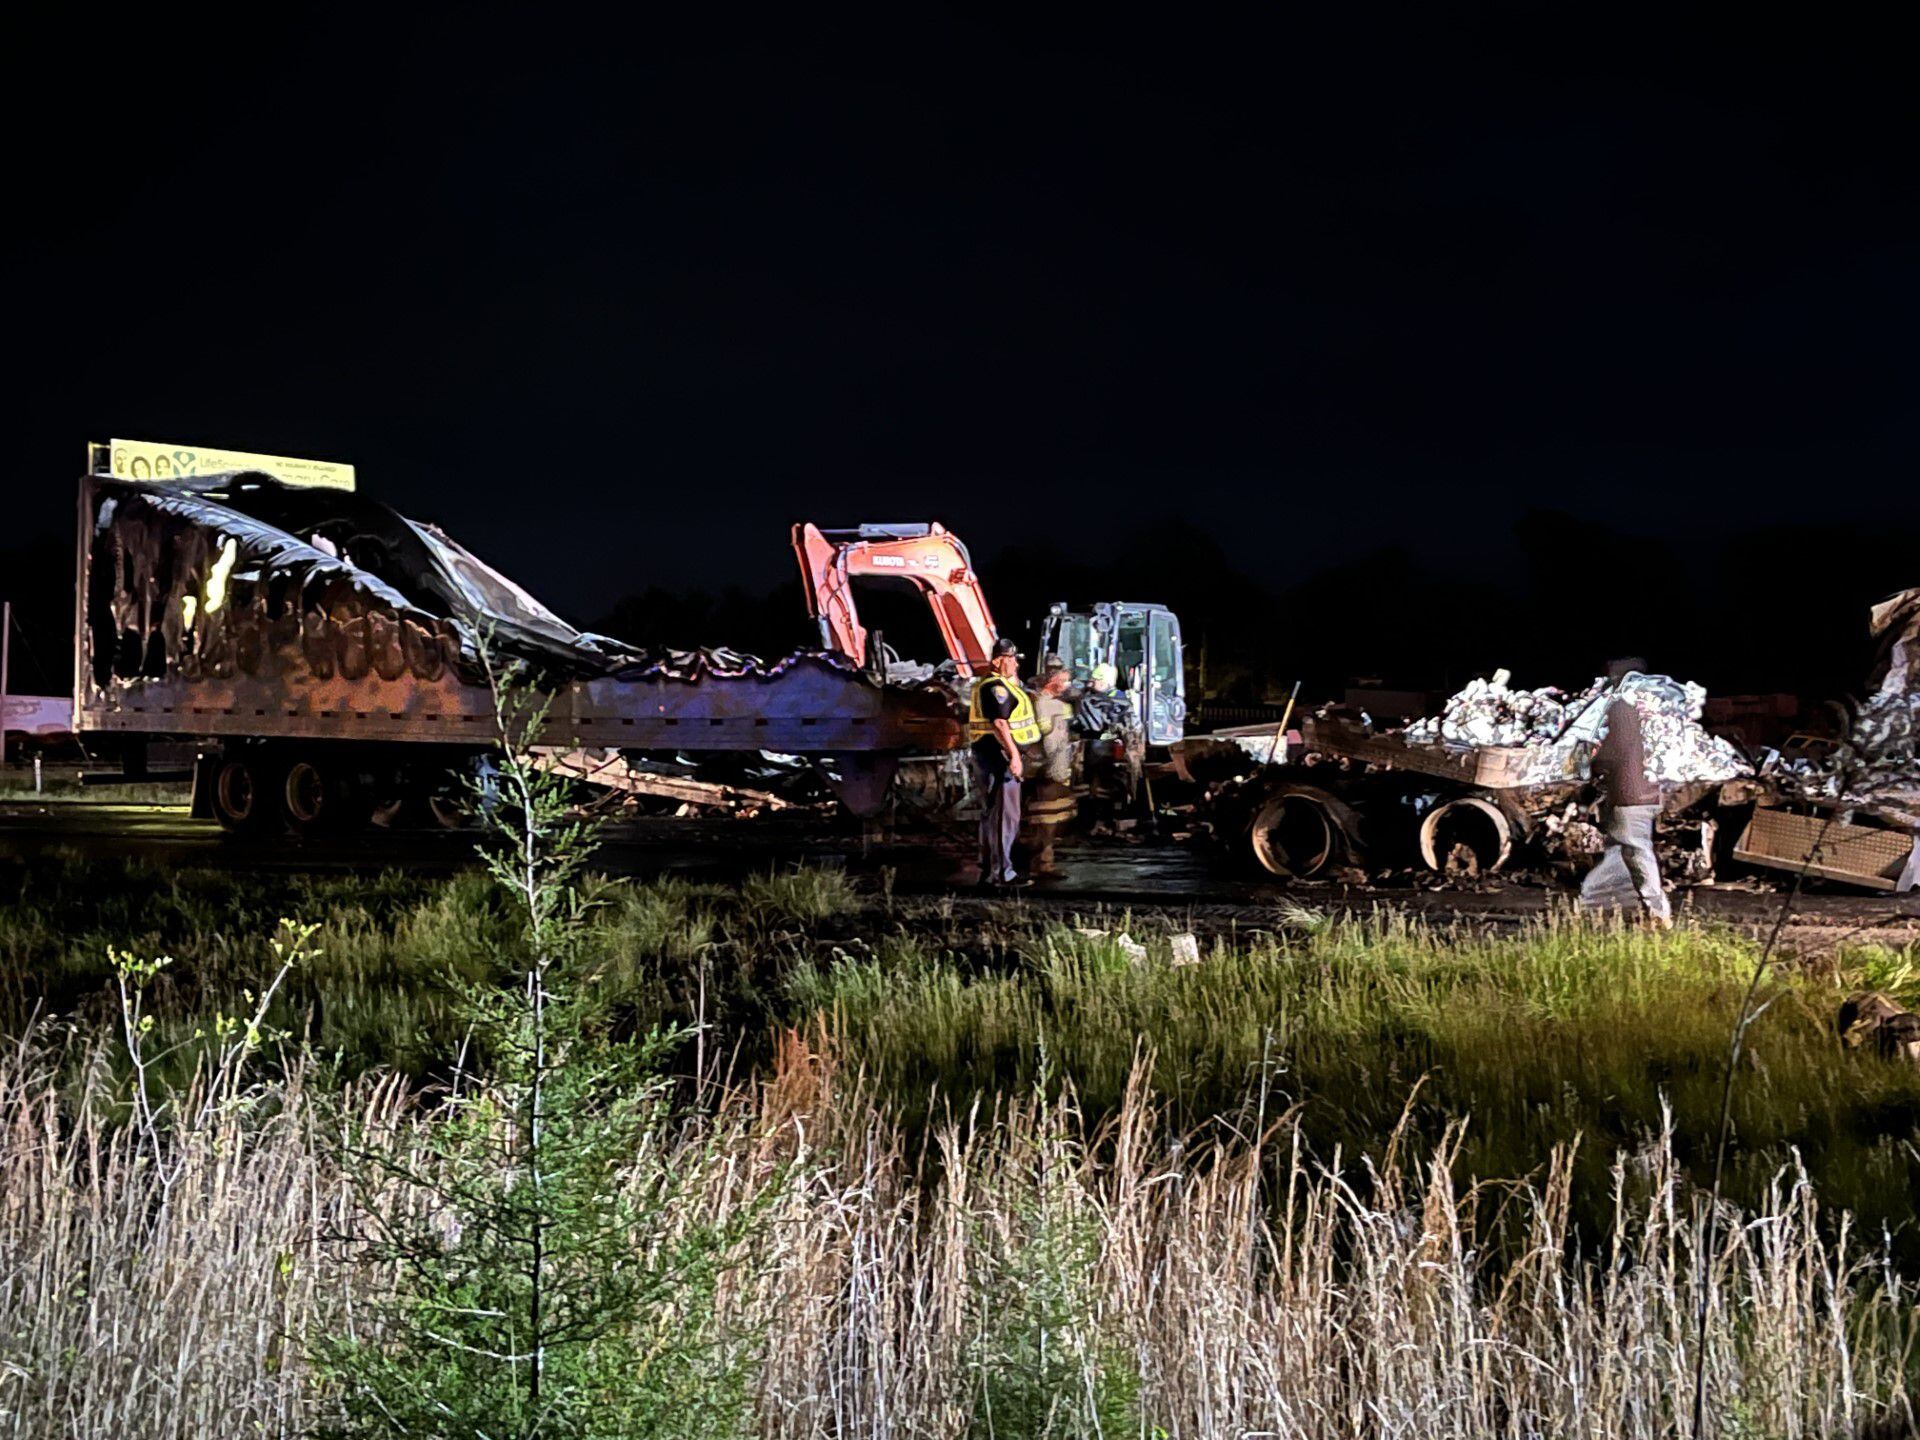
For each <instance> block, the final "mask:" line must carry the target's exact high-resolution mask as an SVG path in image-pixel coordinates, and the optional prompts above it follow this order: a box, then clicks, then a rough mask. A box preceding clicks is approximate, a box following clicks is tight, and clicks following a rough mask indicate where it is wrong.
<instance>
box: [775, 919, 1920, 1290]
mask: <svg viewBox="0 0 1920 1440" xmlns="http://www.w3.org/2000/svg"><path fill="white" fill-rule="evenodd" d="M1753 958H1754V949H1753V946H1752V944H1751V942H1749V941H1746V940H1744V939H1741V938H1738V937H1735V936H1732V935H1729V934H1722V933H1716V932H1713V931H1696V930H1683V931H1680V932H1677V933H1676V934H1674V935H1672V936H1659V935H1653V934H1649V933H1647V932H1644V931H1641V930H1637V929H1624V928H1619V927H1608V926H1595V925H1590V924H1584V923H1578V922H1575V921H1572V920H1559V921H1553V922H1549V923H1547V924H1545V925H1542V926H1539V927H1536V928H1534V929H1531V930H1529V931H1527V932H1525V933H1523V934H1521V935H1518V936H1507V937H1490V936H1488V935H1485V934H1478V933H1474V932H1470V931H1465V930H1462V931H1458V932H1450V931H1440V930H1435V929H1431V928H1428V927H1426V926H1423V925H1419V924H1413V923H1408V922H1406V921H1404V920H1395V919H1385V920H1379V921H1375V922H1365V923H1357V922H1356V923H1339V924H1334V925H1331V926H1328V927H1323V928H1316V929H1313V930H1310V931H1309V932H1308V933H1301V934H1297V935H1279V936H1261V937H1255V938H1251V939H1248V940H1245V941H1242V942H1240V943H1237V944H1232V945H1228V944H1221V945H1217V946H1216V947H1215V949H1214V950H1213V953H1212V954H1211V955H1209V956H1207V957H1206V958H1205V959H1204V960H1203V962H1202V963H1201V964H1199V965H1188V966H1178V965H1175V964H1173V963H1172V962H1171V960H1170V958H1169V956H1168V954H1167V951H1166V947H1165V945H1164V943H1158V944H1154V945H1152V946H1150V949H1149V955H1148V958H1147V959H1146V960H1144V961H1135V960H1132V959H1130V958H1129V957H1128V956H1127V955H1126V954H1125V953H1124V952H1123V951H1122V949H1121V948H1120V947H1119V946H1118V944H1117V943H1116V942H1115V941H1114V940H1113V939H1111V938H1106V937H1101V936H1089V935H1085V934H1082V933H1078V932H1077V931H1075V930H1073V929H1068V928H1060V927H1056V928H1053V929H1049V930H1046V931H1044V932H1042V933H1039V934H1037V935H1035V936H1033V937H1032V938H1031V939H1030V940H1029V941H1028V942H1026V943H1025V944H1023V945H1021V946H1020V947H1018V954H1017V958H1016V960H1015V962H1014V963H1013V964H1012V965H1011V966H1009V967H1006V968H1004V969H996V970H988V971H985V972H982V971H981V970H979V969H978V968H977V967H975V966H974V965H972V964H971V963H970V962H968V961H967V960H966V959H965V958H964V957H956V956H954V955H952V954H945V953H939V952H936V951H933V950H930V949H929V948H928V947H927V946H925V945H923V944H918V943H915V942H913V941H912V940H909V939H897V940H895V941H892V942H889V943H884V944H882V945H880V946H878V947H876V948H874V949H872V950H871V951H869V952H865V953H861V954H842V955H840V956H837V957H835V958H833V959H831V960H829V961H826V962H825V963H817V964H813V965H810V966H803V967H801V968H800V969H798V970H797V971H796V972H795V973H794V975H793V976H792V978H791V980H790V982H789V993H790V995H791V996H792V998H793V1001H794V1004H795V1005H796V1007H797V1008H799V1009H801V1010H803V1011H806V1012H810V1013H812V1014H814V1015H816V1016H817V1017H819V1023H820V1024H821V1025H822V1026H823V1027H824V1029H825V1032H826V1034H827V1036H828V1037H829V1043H830V1048H831V1049H832V1050H833V1051H834V1052H836V1053H837V1054H839V1055H840V1056H842V1057H843V1059H844V1062H845V1063H846V1064H847V1065H849V1066H851V1067H857V1068H858V1069H859V1070H860V1071H862V1072H863V1073H864V1074H865V1075H866V1076H867V1077H868V1079H869V1083H870V1084H872V1085H873V1086H874V1088H875V1090H876V1091H877V1093H879V1094H880V1095H882V1096H884V1097H888V1099H889V1101H890V1103H891V1104H892V1105H893V1106H894V1107H895V1109H896V1112H897V1113H899V1114H901V1115H902V1116H903V1117H904V1118H906V1119H907V1120H908V1122H909V1123H910V1124H913V1125H918V1124H922V1123H924V1122H925V1121H926V1120H927V1119H928V1118H929V1117H930V1116H931V1115H933V1114H936V1113H938V1112H940V1111H943V1110H945V1109H946V1108H947V1107H952V1108H953V1109H954V1110H956V1111H964V1110H965V1109H966V1108H968V1107H969V1106H971V1105H972V1104H973V1103H974V1102H975V1101H976V1100H985V1101H986V1102H987V1103H989V1104H990V1103H992V1100H993V1099H994V1097H997V1096H1001V1095H1005V1094H1009V1093H1019V1092H1021V1091H1023V1090H1025V1089H1026V1088H1028V1087H1030V1086H1032V1085H1034V1084H1036V1083H1038V1082H1040V1081H1041V1080H1042V1079H1043V1077H1050V1078H1051V1080H1052V1083H1054V1084H1056V1085H1061V1086H1071V1088H1072V1089H1073V1091H1074V1093H1075V1095H1076V1097H1077V1099H1078V1101H1079V1103H1080V1105H1081V1106H1082V1107H1083V1108H1084V1109H1085V1110H1086V1111H1088V1112H1089V1113H1090V1114H1092V1115H1095V1116H1098V1115H1100V1114H1105V1113H1111V1112H1112V1111H1113V1110H1115V1109H1116V1108H1117V1107H1118V1105H1119V1104H1120V1101H1121V1097H1122V1093H1123V1091H1124V1088H1125V1086H1126V1083H1127V1077H1128V1073H1129V1070H1130V1067H1131V1066H1132V1065H1133V1063H1134V1059H1135V1057H1136V1055H1139V1054H1143V1053H1144V1054H1147V1055H1149V1056H1150V1057H1151V1059H1152V1085H1153V1088H1154V1089H1155V1091H1156V1092H1157V1093H1158V1094H1159V1095H1160V1097H1162V1099H1163V1100H1164V1101H1165V1102H1166V1103H1167V1104H1168V1105H1169V1106H1170V1107H1171V1110H1172V1113H1173V1114H1174V1115H1175V1116H1176V1117H1178V1119H1179V1120H1181V1121H1182V1122H1183V1123H1185V1124H1188V1125H1191V1126H1224V1127H1231V1128H1233V1129H1235V1130H1237V1131H1239V1132H1240V1133H1242V1134H1245V1133H1248V1132H1250V1131H1251V1130H1252V1129H1253V1128H1254V1127H1255V1126H1256V1125H1257V1124H1258V1123H1259V1118H1260V1116H1261V1115H1262V1114H1264V1115H1265V1116H1266V1117H1268V1118H1269V1119H1271V1118H1272V1117H1274V1116H1277V1115H1279V1114H1281V1113H1282V1112H1284V1111H1287V1110H1288V1109H1289V1107H1295V1109H1294V1114H1295V1117H1296V1118H1297V1121H1298V1125H1299V1132H1298V1133H1299V1134H1300V1136H1301V1137H1302V1138H1303V1140H1304V1142H1305V1143H1306V1144H1307V1145H1308V1146H1309V1147H1310V1148H1311V1149H1312V1150H1313V1151H1314V1152H1315V1153H1317V1154H1318V1155H1319V1156H1320V1157H1321V1158H1322V1159H1325V1160H1329V1161H1330V1160H1331V1159H1332V1158H1333V1157H1334V1156H1335V1155H1336V1154H1341V1155H1344V1156H1346V1157H1348V1158H1349V1159H1352V1158H1354V1157H1359V1156H1364V1155H1377V1154H1378V1153H1379V1150H1380V1147H1381V1145H1382V1144H1383V1142H1384V1138H1385V1137H1386V1136H1387V1135H1389V1134H1390V1133H1392V1131H1393V1130H1394V1127H1395V1126H1396V1124H1397V1123H1398V1122H1399V1121H1400V1119H1401V1117H1402V1116H1403V1115H1405V1116H1406V1117H1407V1118H1408V1120H1409V1122H1410V1125H1411V1131H1410V1133H1411V1134H1412V1135H1413V1136H1414V1137H1416V1138H1418V1139H1419V1140H1421V1141H1424V1142H1426V1143H1435V1142H1437V1141H1438V1140H1439V1138H1440V1136H1441V1134H1442V1133H1443V1131H1444V1129H1445V1127H1446V1125H1447V1123H1448V1122H1449V1121H1450V1120H1454V1119H1457V1118H1465V1119H1466V1121H1467V1129H1466V1134H1465V1139H1464V1142H1463V1145H1462V1149H1461V1152H1460V1167H1459V1168H1460V1169H1461V1170H1462V1171H1464V1172H1466V1173H1470V1174H1473V1175H1476V1176H1479V1177H1481V1178H1486V1179H1501V1180H1509V1179H1517V1178H1519V1177H1522V1176H1525V1175H1529V1174H1531V1173H1532V1172H1533V1171H1535V1169H1536V1168H1537V1167H1538V1166H1539V1164H1540V1163H1541V1159H1542V1157H1543V1156H1545V1155H1546V1154H1548V1153H1549V1152H1550V1151H1551V1149H1552V1148H1553V1147H1554V1146H1555V1145H1561V1144H1567V1143H1570V1142H1573V1141H1576V1140H1578V1141H1579V1142H1580V1151H1579V1154H1578V1157H1577V1160H1576V1170H1575V1186H1576V1189H1577V1190H1578V1191H1579V1192H1580V1195H1581V1196H1582V1198H1583V1202H1584V1204H1583V1209H1584V1211H1585V1215H1586V1218H1588V1219H1590V1220H1597V1219H1598V1218H1599V1216H1600V1213H1601V1211H1602V1210H1604V1208H1605V1206H1606V1205H1607V1204H1608V1203H1609V1201H1608V1194H1607V1187H1608V1173H1607V1172H1608V1169H1609V1167H1610V1166H1611V1164H1612V1162H1613V1160H1614V1158H1615V1156H1616V1155H1617V1154H1619V1153H1620V1152H1622V1151H1628V1152H1631V1151H1634V1150H1637V1149H1640V1148H1642V1147H1645V1146H1646V1145H1647V1144H1648V1143H1649V1141H1650V1140H1651V1139H1652V1138H1653V1137H1655V1136H1656V1135H1658V1134H1659V1133H1660V1132H1661V1130H1662V1129H1663V1127H1665V1126H1667V1125H1668V1124H1671V1126H1672V1129H1673V1133H1674V1146H1675V1150H1676V1152H1677V1153H1678V1154H1679V1156H1680V1158H1681V1159H1682V1161H1683V1162H1685V1163H1687V1164H1688V1165H1689V1167H1690V1168H1691V1169H1693V1170H1694V1171H1695V1173H1696V1174H1700V1173H1705V1172H1706V1171H1708V1170H1709V1169H1710V1167H1711V1151H1712V1146H1713V1140H1714V1136H1715V1134H1716V1130H1717V1123H1718V1115H1719V1105H1720V1095H1721V1086H1722V1076H1723V1073H1724V1072H1723V1064H1724V1056H1725V1054H1726V1048H1727V1037H1728V1034H1729V1031H1730V1028H1731V1026H1732V1023H1733V1019H1734V1016H1735V1014H1736V1011H1737V1006H1738V1003H1739V999H1740V995H1741V993H1742V991H1743V989H1744V986H1745V983H1746V980H1747V977H1748V976H1749V975H1750V973H1751V971H1752V965H1753ZM1865 960H1866V962H1867V963H1870V964H1871V965H1873V966H1874V967H1876V968H1877V970H1878V972H1879V975H1880V978H1881V979H1883V980H1884V979H1886V978H1888V977H1890V976H1891V977H1895V978H1900V977H1905V978H1906V983H1908V984H1910V983H1911V976H1912V973H1913V967H1912V965H1911V963H1910V962H1911V956H1907V957H1904V958H1903V957H1900V956H1895V955H1889V954H1887V953H1885V952H1878V953H1876V954H1874V955H1870V956H1868V957H1865ZM1842 978H1843V979H1845V978H1848V977H1842ZM1838 983H1839V982H1837V981H1836V980H1835V979H1834V978H1832V977H1829V978H1827V979H1824V980H1814V979H1810V978H1804V977H1801V976H1799V975H1796V974H1793V973H1791V972H1789V973H1786V974H1783V975H1782V976H1780V977H1779V978H1777V979H1776V980H1775V981H1773V982H1772V983H1771V984H1769V985H1768V986H1767V987H1766V988H1765V989H1764V990H1763V992H1762V997H1761V998H1762V999H1763V1000H1767V1001H1771V1004H1770V1005H1769V1008H1768V1009H1767V1012H1766V1014H1765V1015H1764V1016H1763V1017H1762V1018H1761V1019H1760V1021H1759V1022H1758V1023H1757V1024H1756V1025H1755V1026H1754V1027H1753V1030H1752V1031H1751V1033H1750V1036H1749V1042H1748V1058H1747V1060H1746V1061H1745V1062H1744V1063H1743V1066H1742V1072H1741V1075H1740V1077H1739V1084H1738V1085H1737V1087H1736V1090H1735V1104H1734V1112H1733V1113H1734V1127H1735V1141H1736V1144H1735V1149H1734V1153H1733V1164H1732V1170H1731V1176H1732V1185H1731V1191H1732V1193H1733V1194H1735V1195H1736V1196H1740V1197H1742V1198H1751V1197H1753V1196H1756V1195H1757V1194H1758V1192H1759V1190H1760V1189H1761V1188H1762V1187H1763V1186H1764V1184H1765V1182H1766V1180H1767V1179H1768V1178H1770V1177H1771V1176H1772V1175H1773V1173H1774V1172H1775V1171H1776V1170H1777V1169H1778V1168H1779V1167H1780V1166H1782V1165H1784V1164H1787V1163H1788V1162H1789V1161H1790V1160H1791V1159H1792V1158H1793V1156H1794V1155H1796V1154H1797V1155H1799V1156H1800V1157H1801V1158H1802V1159H1803V1160H1804V1162H1805V1163H1806V1165H1807V1167H1808V1169H1809V1171H1810V1173H1812V1174H1813V1175H1814V1178H1815V1180H1816V1182H1817V1184H1818V1185H1819V1187H1820V1191H1821V1194H1822V1196H1823V1197H1824V1199H1825V1200H1826V1202H1827V1203H1828V1204H1829V1205H1834V1206H1838V1207H1843V1208H1846V1209H1849V1210H1852V1211H1854V1212H1855V1213H1856V1214H1857V1215H1858V1216H1859V1217H1860V1218H1861V1219H1862V1220H1863V1221H1865V1222H1867V1224H1868V1225H1869V1226H1870V1227H1872V1229H1873V1230H1874V1231H1875V1232H1876V1233H1877V1230H1878V1228H1879V1226H1880V1225H1882V1224H1883V1223H1884V1224H1886V1225H1888V1226H1891V1227H1900V1226H1904V1225H1905V1223H1906V1221H1907V1218H1908V1212H1909V1211H1910V1209H1911V1196H1912V1195H1913V1194H1915V1193H1920V1150H1917V1149H1916V1145H1915V1141H1916V1138H1920V1068H1916V1067H1913V1066H1900V1065H1889V1064H1885V1063H1882V1062H1880V1061H1878V1060H1875V1059H1872V1058H1870V1057H1867V1056H1864V1055H1860V1054H1857V1053H1852V1052H1846V1051H1843V1050H1842V1049H1841V1048H1840V1047H1839V1045H1838V1044H1837V1043H1836V1041H1835V1039H1834V1036H1833V1032H1832V1028H1831V1017H1832V1013H1833V1010H1834V1008H1835V1006H1836V1005H1837V1003H1838V1000H1839V996H1840V993H1841V991H1840V990H1839V989H1838V988H1837V984H1838ZM1910 998H1911V997H1910ZM1902 1248H1903V1251H1906V1252H1909V1253H1910V1254H1911V1255H1912V1257H1913V1258H1920V1244H1916V1243H1915V1237H1912V1236H1908V1237H1906V1238H1905V1240H1904V1241H1903V1245H1902Z"/></svg>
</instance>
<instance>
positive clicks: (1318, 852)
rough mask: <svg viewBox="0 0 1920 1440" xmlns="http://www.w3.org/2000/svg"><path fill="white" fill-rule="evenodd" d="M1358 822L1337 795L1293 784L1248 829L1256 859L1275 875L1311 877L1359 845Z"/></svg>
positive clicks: (1273, 798)
mask: <svg viewBox="0 0 1920 1440" xmlns="http://www.w3.org/2000/svg"><path fill="white" fill-rule="evenodd" d="M1357 830H1358V820H1357V817H1356V816H1355V815H1354V813H1353V811H1352V810H1350V809H1349V808H1348V807H1347V806H1345V805H1344V804H1342V803H1341V802H1340V801H1339V800H1338V799H1336V798H1335V797H1334V796H1332V795H1329V794H1328V793H1327V792H1326V791H1324V790H1317V789H1315V788H1313V787H1312V786H1310V785H1289V786H1286V787H1285V788H1283V789H1281V790H1279V791H1277V792H1275V793H1274V794H1273V795H1271V796H1269V797H1268V799H1267V802H1266V803H1265V804H1264V805H1262V806H1261V807H1260V809H1259V810H1258V811H1256V812H1255V814H1254V817H1253V824H1252V825H1251V826H1250V827H1249V829H1248V832H1247V842H1248V844H1249V845H1250V846H1251V847H1252V850H1253V858H1254V861H1255V862H1256V863H1257V864H1258V865H1259V866H1260V868H1261V869H1262V870H1265V871H1266V872H1267V873H1268V874H1269V875H1277V876H1279V877H1280V878H1281V879H1290V880H1309V879H1311V878H1313V877H1314V876H1315V875H1318V874H1319V873H1320V872H1321V871H1323V870H1325V869H1326V868H1327V867H1328V866H1330V865H1331V864H1333V863H1334V861H1336V860H1337V859H1339V858H1340V856H1341V854H1342V853H1343V851H1344V850H1346V849H1347V848H1349V847H1351V846H1352V845H1353V843H1354V839H1355V835H1356V833H1357Z"/></svg>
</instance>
